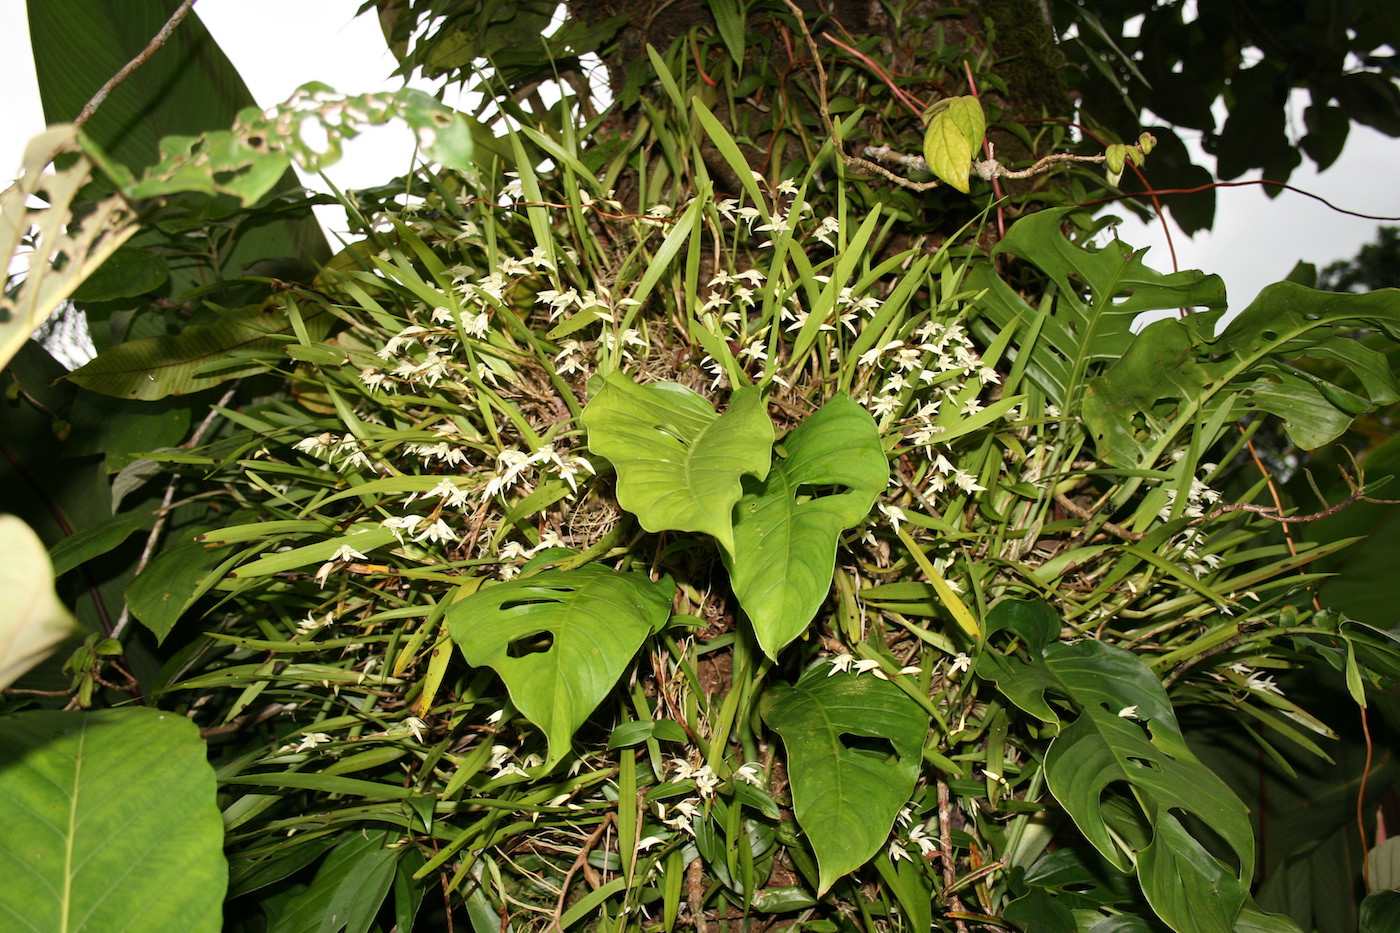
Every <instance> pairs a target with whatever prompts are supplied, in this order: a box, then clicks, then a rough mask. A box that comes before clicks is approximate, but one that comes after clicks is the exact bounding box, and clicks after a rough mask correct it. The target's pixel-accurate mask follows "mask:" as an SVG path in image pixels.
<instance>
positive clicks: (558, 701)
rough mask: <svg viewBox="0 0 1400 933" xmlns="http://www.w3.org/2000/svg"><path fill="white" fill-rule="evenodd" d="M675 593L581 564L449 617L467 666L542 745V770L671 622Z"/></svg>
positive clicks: (485, 593)
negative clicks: (500, 694)
mask: <svg viewBox="0 0 1400 933" xmlns="http://www.w3.org/2000/svg"><path fill="white" fill-rule="evenodd" d="M673 593H674V585H673V584H672V583H671V581H670V579H669V578H664V579H662V580H661V581H658V582H652V581H651V580H650V579H648V578H647V577H645V576H643V575H641V574H635V573H618V572H617V571H614V570H609V569H608V568H606V567H600V566H597V565H594V564H588V565H585V566H583V567H579V568H578V569H577V570H568V571H544V572H542V573H538V574H536V575H534V576H532V577H526V578H524V579H519V580H511V581H509V582H506V583H502V584H499V585H497V586H492V587H488V588H486V589H483V590H479V591H478V592H476V593H473V594H472V595H471V596H469V597H467V598H466V599H464V600H462V601H461V602H459V603H456V604H455V605H453V606H452V607H451V608H450V609H448V610H447V620H448V631H449V632H450V633H451V635H452V640H453V641H455V642H456V643H457V645H458V647H460V648H461V649H462V655H463V657H465V658H466V659H467V663H468V664H472V665H474V666H477V667H490V668H492V669H493V670H495V672H496V673H497V674H499V675H500V676H501V680H503V681H505V684H506V688H507V689H508V690H509V691H510V698H511V701H512V702H513V703H514V704H515V706H516V708H518V709H519V710H520V712H521V713H522V714H523V715H524V716H525V718H526V719H528V720H530V721H531V722H532V723H534V724H535V725H537V726H539V727H540V729H541V730H542V731H543V732H544V734H545V737H546V738H547V739H548V740H549V755H548V757H547V759H546V761H545V767H546V769H548V768H552V767H553V766H554V765H555V764H556V763H557V762H558V761H559V760H560V759H561V758H563V757H564V755H566V754H567V753H568V751H569V740H570V739H571V738H572V737H573V734H574V732H575V730H577V729H578V727H579V726H581V725H582V724H583V721H584V720H585V719H587V718H588V714H589V713H591V712H593V710H594V708H596V707H597V705H598V704H599V703H600V702H601V701H602V699H603V697H605V696H607V693H608V691H609V690H611V689H612V687H613V685H614V684H615V683H617V679H618V678H619V677H621V676H622V672H623V671H624V670H625V669H626V667H627V664H628V662H629V661H631V660H632V656H633V655H634V654H636V652H637V649H638V648H640V647H641V645H642V642H643V641H644V640H645V639H646V637H647V635H648V634H650V633H651V632H653V631H655V630H657V629H659V628H661V626H662V625H664V624H665V622H666V620H667V618H669V616H670V612H671V597H672V595H673Z"/></svg>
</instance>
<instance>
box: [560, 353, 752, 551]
mask: <svg viewBox="0 0 1400 933" xmlns="http://www.w3.org/2000/svg"><path fill="white" fill-rule="evenodd" d="M582 420H583V424H584V427H586V428H587V429H588V448H589V450H591V451H593V452H594V453H596V454H598V455H600V456H603V457H606V458H607V459H608V462H610V463H611V464H612V465H613V467H614V468H615V469H616V470H617V501H618V502H619V503H620V504H621V505H622V507H623V508H624V509H626V510H627V511H629V512H631V513H632V514H634V515H636V516H637V520H638V521H640V522H641V523H642V527H643V528H645V529H646V530H647V531H653V532H655V531H699V532H703V533H705V534H708V535H712V536H714V538H715V540H717V541H719V543H720V544H721V545H722V546H724V547H726V548H732V547H733V531H732V523H731V515H730V513H731V512H732V510H733V508H734V503H736V502H738V501H739V497H740V495H742V493H743V490H742V487H741V485H740V482H741V478H742V477H744V476H755V477H757V478H759V479H763V478H764V477H765V476H767V475H768V464H769V460H770V458H771V456H772V446H773V423H772V422H771V421H769V420H768V415H767V413H766V412H765V410H764V407H763V400H762V397H761V395H760V393H759V390H758V389H755V388H745V389H740V390H738V391H737V392H735V393H734V395H733V397H732V398H731V399H730V402H729V409H728V410H727V411H726V412H725V413H724V414H722V415H717V414H715V411H714V409H713V408H711V407H710V404H709V403H708V402H706V401H705V399H704V398H702V397H701V396H699V395H697V394H696V393H695V392H692V391H691V390H690V389H687V388H686V387H685V386H682V385H677V384H676V383H674V382H653V383H649V384H647V385H637V384H636V383H635V382H633V381H632V380H631V379H629V378H628V377H626V376H624V375H622V374H621V373H613V374H611V375H609V376H608V377H607V379H606V380H605V381H604V382H603V385H602V388H601V389H600V390H599V391H598V394H597V395H596V396H595V397H594V398H593V400H592V401H591V402H589V403H588V407H587V408H585V409H584V411H583V419H582Z"/></svg>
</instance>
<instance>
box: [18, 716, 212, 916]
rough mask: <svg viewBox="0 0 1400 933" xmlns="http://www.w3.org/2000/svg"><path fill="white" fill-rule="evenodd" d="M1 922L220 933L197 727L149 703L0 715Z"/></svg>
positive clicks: (208, 784)
mask: <svg viewBox="0 0 1400 933" xmlns="http://www.w3.org/2000/svg"><path fill="white" fill-rule="evenodd" d="M0 748H3V749H4V750H5V765H4V767H3V768H0V800H4V801H5V818H4V819H3V820H0V874H3V876H4V878H5V883H4V884H3V885H0V927H4V928H6V929H11V930H65V931H66V930H189V931H192V933H195V931H201V930H209V931H214V930H218V929H220V928H221V927H222V925H223V899H224V889H225V887H226V886H227V884H228V866H227V864H226V863H225V861H224V853H223V842H224V827H223V820H222V818H221V817H220V815H219V807H218V804H217V801H216V799H215V798H216V794H215V791H216V786H215V780H214V770H213V768H211V767H210V766H209V762H208V760H207V756H208V749H207V748H206V747H205V744H204V741H203V739H201V738H200V737H199V730H198V729H197V728H196V727H195V725H194V723H192V722H190V721H189V720H188V719H186V718H185V717H183V716H180V715H178V714H176V713H169V712H163V711H160V710H155V709H141V708H134V707H133V708H128V709H107V710H98V711H96V712H84V713H79V712H58V711H52V710H41V711H31V712H23V713H17V714H15V715H12V716H6V717H3V718H0Z"/></svg>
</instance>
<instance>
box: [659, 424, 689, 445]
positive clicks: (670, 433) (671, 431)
mask: <svg viewBox="0 0 1400 933" xmlns="http://www.w3.org/2000/svg"><path fill="white" fill-rule="evenodd" d="M651 429H652V430H653V431H660V432H661V433H662V434H664V435H666V436H667V437H669V438H670V439H671V440H673V441H675V442H676V443H677V444H680V445H681V446H682V447H686V448H689V447H690V441H688V440H686V439H685V438H683V437H681V436H680V435H679V434H677V433H676V431H675V429H674V428H668V427H667V426H666V425H664V424H653V425H652V426H651Z"/></svg>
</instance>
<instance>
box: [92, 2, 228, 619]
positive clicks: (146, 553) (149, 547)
mask: <svg viewBox="0 0 1400 933" xmlns="http://www.w3.org/2000/svg"><path fill="white" fill-rule="evenodd" d="M190 2H191V3H193V2H194V0H190ZM237 390H238V387H237V385H236V384H235V386H234V387H233V388H232V389H229V390H228V391H227V392H225V393H224V395H223V398H221V399H219V404H218V405H217V406H214V407H211V408H210V409H209V413H208V414H206V415H205V416H204V420H203V421H201V422H200V423H199V427H197V428H195V429H194V432H193V433H192V434H190V436H189V438H188V439H186V440H185V442H184V443H183V444H181V445H180V446H181V447H183V448H185V449H186V450H189V449H191V448H194V447H197V446H198V445H199V442H200V440H201V439H202V438H203V437H204V432H205V431H208V430H209V426H210V425H211V424H213V423H214V419H215V417H217V415H218V410H217V409H219V408H223V407H225V406H226V405H228V403H229V401H230V400H231V399H232V398H233V394H234V393H235V392H236V391H237ZM179 481H180V474H179V473H176V474H174V475H173V476H171V477H170V482H169V483H168V484H166V487H165V496H164V498H162V499H161V503H160V508H159V509H157V510H156V521H155V524H153V525H152V526H151V531H150V534H148V535H146V546H145V548H143V549H142V551H141V559H140V560H138V561H137V562H136V571H135V573H134V574H133V576H140V574H141V571H143V570H145V569H146V565H147V564H149V563H150V562H151V558H152V557H153V556H154V555H155V552H156V545H157V544H158V543H159V542H160V535H161V532H162V531H164V530H165V523H166V522H167V521H168V520H169V518H170V511H171V509H170V503H171V501H172V500H173V499H174V498H175V485H176V483H178V482H179ZM129 621H131V605H130V604H129V603H128V604H125V605H123V606H122V611H121V615H119V616H118V617H117V624H116V625H114V626H112V631H111V637H113V638H121V635H122V632H124V631H126V624H127V622H129Z"/></svg>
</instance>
